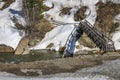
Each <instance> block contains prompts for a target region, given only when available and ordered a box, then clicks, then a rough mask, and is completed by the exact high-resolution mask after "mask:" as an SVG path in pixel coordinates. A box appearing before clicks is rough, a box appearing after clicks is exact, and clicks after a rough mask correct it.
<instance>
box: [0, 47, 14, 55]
mask: <svg viewBox="0 0 120 80" xmlns="http://www.w3.org/2000/svg"><path fill="white" fill-rule="evenodd" d="M13 52H14V49H13V48H12V47H9V46H6V45H0V53H13Z"/></svg>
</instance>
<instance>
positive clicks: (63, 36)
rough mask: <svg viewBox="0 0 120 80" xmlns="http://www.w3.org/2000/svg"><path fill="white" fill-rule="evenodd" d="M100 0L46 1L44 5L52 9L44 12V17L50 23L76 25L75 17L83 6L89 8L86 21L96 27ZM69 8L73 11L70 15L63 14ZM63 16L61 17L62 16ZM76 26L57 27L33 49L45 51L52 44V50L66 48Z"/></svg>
mask: <svg viewBox="0 0 120 80" xmlns="http://www.w3.org/2000/svg"><path fill="white" fill-rule="evenodd" d="M98 1H99V0H94V1H93V0H44V1H43V2H44V5H45V6H48V7H50V8H51V9H50V10H48V11H46V12H44V13H43V14H44V17H45V18H46V19H48V20H49V21H51V22H52V21H53V20H55V21H61V22H64V23H76V22H75V20H74V15H75V13H76V12H77V11H78V9H80V8H81V7H82V6H87V7H88V9H87V11H86V12H85V14H86V15H89V16H87V17H86V18H85V19H86V20H88V21H89V22H90V23H91V24H92V25H94V23H95V20H96V16H97V14H96V7H95V4H96V3H97V2H98ZM66 7H69V8H71V10H70V11H69V13H70V14H64V15H63V14H61V9H62V8H66ZM60 14H61V15H60ZM73 28H74V25H73V24H71V25H61V26H57V27H55V28H54V29H53V30H51V31H50V32H48V33H47V34H46V35H45V38H44V39H43V40H42V41H41V42H40V43H38V44H37V45H36V46H35V47H33V48H31V49H45V48H46V47H47V45H49V44H50V43H54V46H53V47H52V49H55V50H58V48H59V47H60V46H64V45H65V43H66V40H67V38H68V36H69V35H70V33H71V31H72V30H73Z"/></svg>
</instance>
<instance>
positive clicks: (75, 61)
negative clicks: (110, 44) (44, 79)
mask: <svg viewBox="0 0 120 80" xmlns="http://www.w3.org/2000/svg"><path fill="white" fill-rule="evenodd" d="M115 59H120V54H119V53H118V52H111V53H106V54H104V55H98V54H95V55H78V56H74V57H70V58H58V59H52V60H41V61H31V62H20V63H14V62H13V63H12V62H11V63H0V71H1V72H8V73H12V74H15V75H19V76H39V75H50V74H56V73H65V72H69V73H73V72H75V71H76V70H80V69H83V68H86V67H93V66H96V65H101V64H102V63H103V61H107V60H115Z"/></svg>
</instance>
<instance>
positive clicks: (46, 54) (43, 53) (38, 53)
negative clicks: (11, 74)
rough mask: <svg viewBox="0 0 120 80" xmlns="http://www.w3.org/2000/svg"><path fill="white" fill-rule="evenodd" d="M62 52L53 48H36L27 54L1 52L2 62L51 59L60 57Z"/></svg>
mask: <svg viewBox="0 0 120 80" xmlns="http://www.w3.org/2000/svg"><path fill="white" fill-rule="evenodd" d="M59 57H60V54H59V53H58V52H55V51H51V50H35V51H30V53H29V54H25V55H14V54H13V53H0V62H3V63H6V62H8V63H19V62H33V61H40V60H49V59H56V58H59Z"/></svg>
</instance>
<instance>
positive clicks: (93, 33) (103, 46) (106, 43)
mask: <svg viewBox="0 0 120 80" xmlns="http://www.w3.org/2000/svg"><path fill="white" fill-rule="evenodd" d="M83 32H85V33H86V34H87V36H88V37H89V38H90V39H91V40H92V41H93V42H94V43H95V44H96V47H98V48H100V50H102V51H104V52H113V51H115V48H114V42H113V41H112V40H111V39H109V38H108V37H106V36H105V35H104V34H103V33H101V32H100V31H98V30H97V29H95V28H94V27H93V26H92V25H91V24H90V23H89V22H88V21H87V20H85V21H81V22H80V23H79V25H78V26H77V27H76V26H75V27H74V29H73V31H72V32H71V34H70V35H69V37H68V40H67V41H66V44H65V47H66V49H65V54H67V53H69V54H73V53H74V47H75V42H76V41H77V40H78V39H79V38H80V37H81V35H82V34H83Z"/></svg>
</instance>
